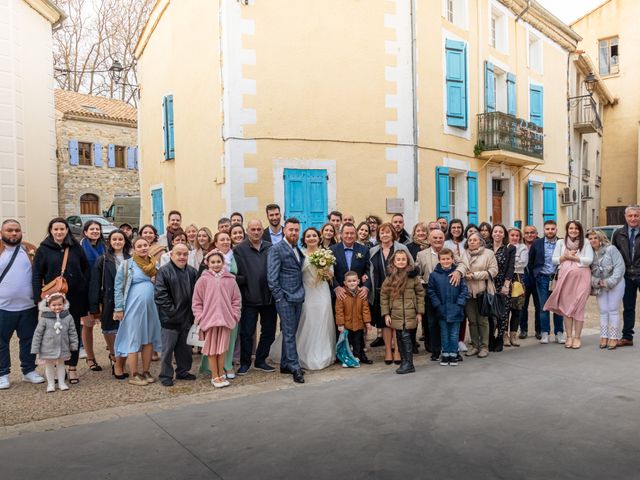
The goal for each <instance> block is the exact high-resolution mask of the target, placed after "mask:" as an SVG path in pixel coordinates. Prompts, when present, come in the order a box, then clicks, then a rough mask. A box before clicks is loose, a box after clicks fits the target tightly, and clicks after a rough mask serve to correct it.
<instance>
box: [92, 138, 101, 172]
mask: <svg viewBox="0 0 640 480" xmlns="http://www.w3.org/2000/svg"><path fill="white" fill-rule="evenodd" d="M93 164H94V165H95V166H96V167H101V166H102V144H101V143H98V142H96V143H94V144H93Z"/></svg>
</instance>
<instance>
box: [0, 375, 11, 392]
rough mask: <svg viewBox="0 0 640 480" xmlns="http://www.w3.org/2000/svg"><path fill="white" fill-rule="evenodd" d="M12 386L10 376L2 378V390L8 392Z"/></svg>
mask: <svg viewBox="0 0 640 480" xmlns="http://www.w3.org/2000/svg"><path fill="white" fill-rule="evenodd" d="M10 386H11V382H10V381H9V374H7V375H2V376H1V377H0V390H6V389H7V388H9V387H10Z"/></svg>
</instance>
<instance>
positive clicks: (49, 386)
mask: <svg viewBox="0 0 640 480" xmlns="http://www.w3.org/2000/svg"><path fill="white" fill-rule="evenodd" d="M55 391H56V385H55V384H53V385H47V393H51V392H55Z"/></svg>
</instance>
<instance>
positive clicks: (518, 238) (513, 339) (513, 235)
mask: <svg viewBox="0 0 640 480" xmlns="http://www.w3.org/2000/svg"><path fill="white" fill-rule="evenodd" d="M509 244H511V245H513V246H514V247H515V249H516V257H515V262H514V273H513V282H512V283H511V320H510V321H509V342H510V343H511V346H513V347H519V346H520V343H519V342H518V326H519V325H520V317H521V315H522V309H523V307H524V269H525V268H526V266H527V263H529V249H528V248H527V246H526V245H525V244H524V243H523V236H522V231H520V229H518V228H510V229H509ZM505 342H506V339H505Z"/></svg>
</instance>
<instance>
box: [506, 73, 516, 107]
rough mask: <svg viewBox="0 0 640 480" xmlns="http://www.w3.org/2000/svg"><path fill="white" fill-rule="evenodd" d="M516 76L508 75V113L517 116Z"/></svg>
mask: <svg viewBox="0 0 640 480" xmlns="http://www.w3.org/2000/svg"><path fill="white" fill-rule="evenodd" d="M516 108H517V107H516V76H515V75H514V74H513V73H507V113H508V114H509V115H513V116H514V117H515V116H516Z"/></svg>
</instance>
